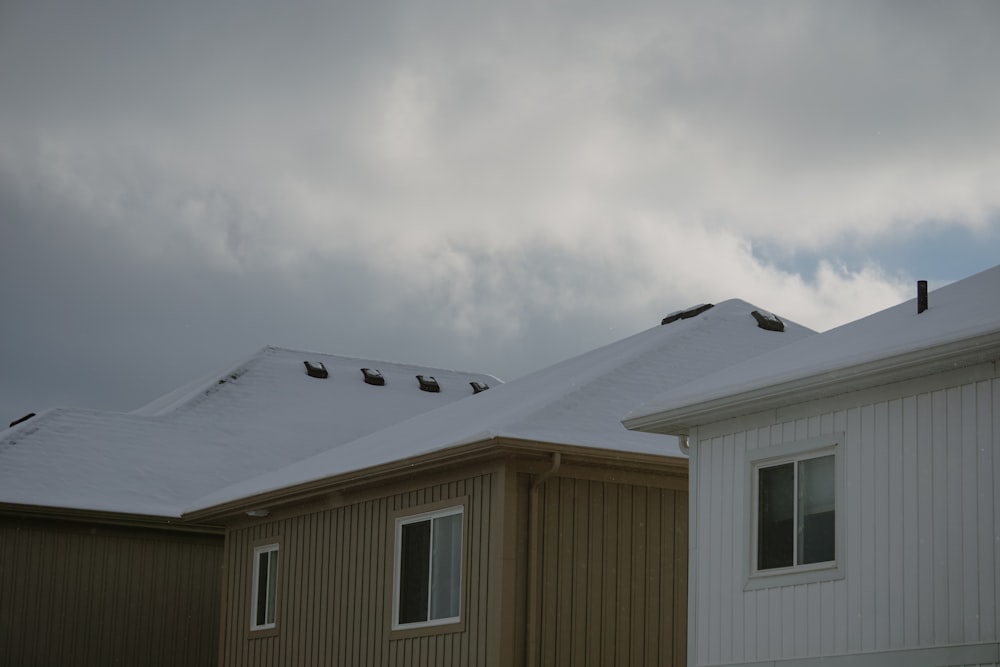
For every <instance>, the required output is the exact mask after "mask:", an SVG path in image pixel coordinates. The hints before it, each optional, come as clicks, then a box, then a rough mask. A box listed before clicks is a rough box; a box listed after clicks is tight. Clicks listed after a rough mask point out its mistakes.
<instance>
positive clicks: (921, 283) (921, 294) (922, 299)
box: [917, 280, 927, 315]
mask: <svg viewBox="0 0 1000 667" xmlns="http://www.w3.org/2000/svg"><path fill="white" fill-rule="evenodd" d="M925 310H927V281H926V280H918V281H917V314H918V315H919V314H920V313H922V312H924V311H925Z"/></svg>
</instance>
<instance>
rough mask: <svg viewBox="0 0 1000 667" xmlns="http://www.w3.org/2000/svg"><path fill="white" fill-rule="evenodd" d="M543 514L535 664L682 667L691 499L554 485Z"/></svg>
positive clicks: (594, 485)
mask: <svg viewBox="0 0 1000 667" xmlns="http://www.w3.org/2000/svg"><path fill="white" fill-rule="evenodd" d="M539 506H540V512H539V514H540V520H541V531H542V532H541V534H542V537H541V540H540V544H539V553H538V559H539V562H540V583H539V598H540V605H541V607H540V613H539V638H538V645H539V649H538V650H539V657H540V661H539V662H537V663H534V664H541V665H572V666H574V667H577V666H584V665H675V666H677V667H681V666H683V665H685V664H686V646H687V553H688V551H687V549H688V538H687V527H688V515H687V511H688V504H687V491H686V490H684V489H680V490H674V489H670V488H656V487H649V486H644V485H639V484H628V483H611V482H605V481H594V480H588V479H572V478H567V477H554V478H552V479H550V480H549V481H548V482H546V483H545V484H544V485H543V486H542V487H541V489H540V498H539Z"/></svg>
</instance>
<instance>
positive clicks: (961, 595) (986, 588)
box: [692, 380, 1000, 665]
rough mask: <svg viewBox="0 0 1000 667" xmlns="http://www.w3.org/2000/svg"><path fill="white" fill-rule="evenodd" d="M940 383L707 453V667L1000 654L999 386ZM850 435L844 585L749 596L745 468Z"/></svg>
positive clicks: (703, 486)
mask: <svg viewBox="0 0 1000 667" xmlns="http://www.w3.org/2000/svg"><path fill="white" fill-rule="evenodd" d="M929 381H930V380H928V381H923V382H922V383H921V384H919V385H918V384H907V385H901V386H896V387H894V388H892V389H891V393H890V390H889V389H885V390H882V396H881V397H877V396H875V395H871V394H866V395H865V396H864V397H860V398H859V400H858V401H857V404H854V405H851V404H849V403H848V401H849V398H848V397H844V398H840V399H837V400H838V401H839V403H838V404H837V405H832V406H830V407H829V408H828V409H826V410H824V406H823V404H817V405H815V410H814V411H811V412H809V413H806V414H804V415H803V416H802V417H800V418H795V419H792V420H789V421H782V422H780V423H777V424H775V425H773V426H766V427H755V428H746V429H743V430H736V431H735V432H733V433H728V434H720V435H718V436H712V437H709V438H707V439H700V440H699V443H698V445H697V450H696V456H695V457H694V458H693V464H692V466H693V467H692V479H693V480H694V489H693V494H694V496H693V499H694V502H695V507H696V516H697V530H696V532H697V534H696V536H695V545H696V552H695V553H697V554H698V555H697V557H696V559H697V567H696V572H695V581H694V585H695V587H696V598H697V601H698V604H697V609H696V617H695V620H694V623H695V638H694V646H693V647H692V650H696V651H697V653H696V657H697V660H696V662H695V664H698V665H709V664H727V663H740V662H754V661H762V660H777V659H787V658H800V657H807V656H822V655H831V654H843V653H858V652H870V651H884V650H894V649H914V648H922V647H934V646H950V645H958V644H977V643H984V642H985V643H992V642H997V641H998V640H1000V610H998V608H997V603H998V600H1000V542H998V540H997V537H998V536H1000V492H998V490H997V484H998V482H1000V380H982V381H974V382H961V383H955V384H953V385H951V386H948V385H945V384H942V385H941V386H940V387H928V386H927V385H928V382H929ZM736 426H739V425H738V424H737V425H736ZM841 432H842V433H844V434H845V438H844V443H843V456H844V476H845V486H844V498H843V506H842V511H843V513H844V522H845V523H844V530H845V545H844V546H845V549H846V554H845V561H846V577H845V578H844V579H841V580H838V581H826V582H820V583H811V584H801V585H795V586H784V587H781V588H767V589H760V590H748V591H745V590H744V583H745V575H744V572H745V559H747V558H748V555H747V554H748V546H747V544H748V540H749V536H748V533H747V527H746V525H745V524H746V517H747V513H746V511H745V503H746V502H747V500H748V497H749V495H748V494H749V491H748V486H747V485H748V483H749V480H748V473H747V467H746V457H747V456H748V455H749V454H750V453H751V452H753V451H754V450H758V449H760V448H766V447H770V446H773V445H778V444H781V443H787V442H795V441H796V440H801V439H805V438H810V437H815V436H821V435H826V434H831V433H841Z"/></svg>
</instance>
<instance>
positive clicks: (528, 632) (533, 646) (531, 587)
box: [524, 452, 562, 665]
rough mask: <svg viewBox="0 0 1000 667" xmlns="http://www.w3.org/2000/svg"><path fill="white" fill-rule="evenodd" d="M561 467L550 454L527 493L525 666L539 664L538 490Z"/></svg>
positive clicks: (559, 459) (555, 455)
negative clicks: (549, 458) (548, 465)
mask: <svg viewBox="0 0 1000 667" xmlns="http://www.w3.org/2000/svg"><path fill="white" fill-rule="evenodd" d="M561 465H562V454H561V453H559V452H554V453H553V454H552V467H551V468H549V469H548V470H546V471H545V472H544V473H542V474H541V475H540V476H539V477H538V478H537V479H535V483H534V484H532V485H531V491H529V492H528V593H527V603H528V614H527V617H528V618H527V626H526V628H525V633H524V634H525V637H526V642H527V645H526V651H525V662H526V664H534V665H537V664H538V663H539V657H538V655H537V652H538V611H539V610H538V606H539V601H538V542H539V540H540V539H541V526H540V525H539V520H538V489H540V488H541V487H542V485H543V484H545V482H547V481H548V480H549V478H550V477H552V476H553V475H554V474H556V473H557V472H558V471H559V467H560V466H561Z"/></svg>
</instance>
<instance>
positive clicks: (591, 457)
mask: <svg viewBox="0 0 1000 667" xmlns="http://www.w3.org/2000/svg"><path fill="white" fill-rule="evenodd" d="M552 452H560V453H562V454H563V456H564V457H572V458H573V459H575V460H578V461H580V462H583V463H590V464H594V463H597V462H601V463H603V464H605V465H607V464H608V463H609V462H612V463H615V464H617V465H622V466H625V465H627V463H626V462H631V463H632V464H634V466H635V467H636V468H637V469H642V470H649V469H662V470H664V471H672V472H678V473H679V471H681V470H683V473H684V475H685V476H686V474H687V459H686V458H683V457H674V456H667V455H659V454H646V453H639V452H624V451H619V450H610V449H609V450H604V449H598V448H594V447H585V446H579V445H564V444H557V443H549V442H541V441H533V440H521V439H516V438H505V437H491V438H488V439H485V440H479V441H476V442H471V443H467V444H462V445H455V446H452V447H447V448H444V449H440V450H437V451H434V452H429V453H427V454H424V455H420V456H416V457H411V458H406V459H399V460H396V461H391V462H389V463H386V464H382V465H378V466H373V467H370V468H364V469H361V470H356V471H352V472H348V473H343V474H340V475H335V476H330V477H324V478H321V479H317V480H313V481H309V482H304V483H301V484H296V485H293V486H289V487H285V488H281V489H274V490H272V491H266V492H263V493H259V494H255V495H252V496H246V497H243V498H237V499H234V500H231V501H226V502H223V503H219V504H216V505H211V506H206V507H200V508H197V509H193V510H191V511H188V512H184V513H183V515H182V517H183V519H184V520H185V521H198V522H210V521H219V520H225V519H226V518H227V517H232V516H235V515H239V514H243V513H245V512H247V511H248V510H252V509H255V508H261V507H267V508H277V507H287V506H290V505H296V504H299V503H303V502H307V501H310V500H313V499H315V498H316V497H318V496H322V495H325V494H330V493H332V492H338V491H341V492H342V491H345V490H351V489H356V488H359V487H363V486H366V485H371V484H385V483H386V482H388V481H391V480H393V479H396V478H412V476H413V475H414V474H416V473H420V472H425V471H430V470H440V469H442V468H449V467H454V466H469V465H474V464H477V463H482V462H484V461H489V460H496V459H498V458H502V457H506V456H512V455H515V456H522V457H525V456H527V457H537V458H539V460H542V459H544V458H545V457H546V456H547V455H548V454H550V453H552ZM564 461H565V458H564Z"/></svg>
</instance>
